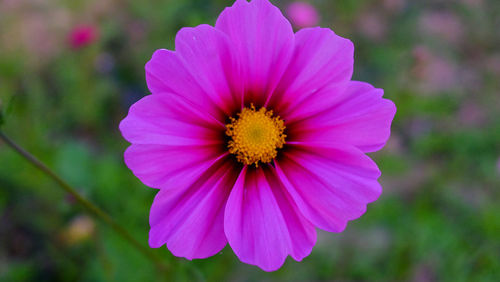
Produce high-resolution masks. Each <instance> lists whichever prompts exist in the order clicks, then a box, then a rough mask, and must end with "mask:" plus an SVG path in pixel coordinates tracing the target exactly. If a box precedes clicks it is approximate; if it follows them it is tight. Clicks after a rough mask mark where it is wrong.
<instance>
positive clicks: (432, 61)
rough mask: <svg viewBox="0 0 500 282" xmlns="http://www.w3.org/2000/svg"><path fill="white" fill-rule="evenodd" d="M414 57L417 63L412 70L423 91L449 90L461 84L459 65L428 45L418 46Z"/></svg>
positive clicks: (418, 86)
mask: <svg viewBox="0 0 500 282" xmlns="http://www.w3.org/2000/svg"><path fill="white" fill-rule="evenodd" d="M413 58H414V60H415V64H414V66H413V69H412V72H413V74H414V75H415V76H416V78H417V80H416V81H417V82H418V85H417V88H418V89H419V90H420V91H422V92H423V93H435V92H442V91H448V90H451V89H454V88H455V87H457V86H458V85H459V82H460V81H459V76H460V75H459V72H458V67H457V66H456V65H455V64H454V63H453V62H451V61H449V60H447V59H446V58H444V57H442V56H439V55H438V54H435V53H434V52H432V51H431V50H429V48H428V47H427V46H423V45H418V46H416V47H415V48H414V49H413Z"/></svg>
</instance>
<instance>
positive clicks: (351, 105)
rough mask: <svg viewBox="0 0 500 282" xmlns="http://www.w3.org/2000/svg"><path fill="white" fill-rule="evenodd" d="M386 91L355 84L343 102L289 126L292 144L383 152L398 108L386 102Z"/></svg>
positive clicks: (360, 83) (333, 104)
mask: <svg viewBox="0 0 500 282" xmlns="http://www.w3.org/2000/svg"><path fill="white" fill-rule="evenodd" d="M383 93H384V91H383V90H382V89H378V88H373V86H371V85H370V84H368V83H363V82H357V81H352V82H350V83H349V85H348V87H347V89H346V92H345V93H344V94H343V95H342V98H341V99H336V100H332V101H333V103H331V104H330V107H329V108H328V109H326V110H324V111H318V113H317V114H316V115H314V116H312V117H309V118H305V119H304V120H301V121H298V122H296V123H293V125H290V123H289V125H287V127H288V128H290V131H289V135H290V136H293V138H291V139H293V140H291V141H300V142H338V143H344V144H349V145H354V146H356V147H358V148H359V149H360V150H362V151H364V152H373V151H377V150H379V149H381V148H382V147H383V146H384V145H385V143H386V142H387V139H389V135H390V130H391V122H392V119H393V118H394V115H395V113H396V106H395V105H394V103H393V102H392V101H390V100H387V99H383V98H382V95H383Z"/></svg>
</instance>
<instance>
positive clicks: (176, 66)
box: [146, 49, 225, 122]
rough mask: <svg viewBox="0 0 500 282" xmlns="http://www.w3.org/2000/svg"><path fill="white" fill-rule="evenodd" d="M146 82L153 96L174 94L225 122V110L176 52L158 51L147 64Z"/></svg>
mask: <svg viewBox="0 0 500 282" xmlns="http://www.w3.org/2000/svg"><path fill="white" fill-rule="evenodd" d="M146 82H147V84H148V87H149V90H150V91H151V93H153V94H159V93H174V94H177V95H178V96H181V97H182V98H184V99H185V100H186V101H188V102H189V103H191V104H192V105H194V106H195V107H197V108H199V109H204V111H205V112H206V113H207V115H210V116H212V117H213V118H215V119H217V120H219V121H221V122H224V118H225V115H224V112H223V110H222V109H221V108H220V107H219V106H218V105H217V104H216V102H215V101H213V100H212V99H211V98H212V97H210V96H209V94H207V92H206V91H205V90H204V89H203V88H202V86H201V85H200V84H199V83H198V80H197V77H196V76H194V75H193V74H191V73H190V72H189V68H188V67H187V64H186V62H185V61H184V60H183V59H182V57H181V56H179V55H178V54H177V53H176V52H173V51H170V50H165V49H160V50H156V51H155V52H154V54H153V56H152V57H151V60H149V62H147V63H146Z"/></svg>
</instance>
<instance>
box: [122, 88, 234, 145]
mask: <svg viewBox="0 0 500 282" xmlns="http://www.w3.org/2000/svg"><path fill="white" fill-rule="evenodd" d="M224 128H225V127H224V124H222V123H219V122H218V121H216V120H214V119H212V118H210V116H207V115H206V114H205V113H203V112H202V111H201V110H199V108H197V107H194V106H192V105H191V104H190V103H189V102H187V101H186V100H185V99H183V98H182V97H179V96H178V95H175V94H158V95H149V96H146V97H144V98H142V99H141V100H139V101H138V102H136V103H135V104H134V105H132V106H131V107H130V110H129V113H128V115H127V117H126V118H125V119H123V120H122V122H121V123H120V131H121V132H122V135H123V137H124V138H125V139H126V140H127V141H129V142H130V143H135V144H164V145H179V146H182V145H185V146H188V145H208V144H219V143H221V142H222V141H221V140H220V139H221V138H220V132H221V130H224Z"/></svg>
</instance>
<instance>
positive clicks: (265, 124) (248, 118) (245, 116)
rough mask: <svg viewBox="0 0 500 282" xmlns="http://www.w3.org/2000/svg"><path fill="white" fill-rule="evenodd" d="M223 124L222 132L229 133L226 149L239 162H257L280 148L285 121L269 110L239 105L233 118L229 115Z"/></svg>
mask: <svg viewBox="0 0 500 282" xmlns="http://www.w3.org/2000/svg"><path fill="white" fill-rule="evenodd" d="M230 119H231V123H230V124H227V125H226V129H227V130H226V135H227V136H229V137H231V140H230V141H229V143H228V149H229V152H230V153H231V154H234V155H236V159H237V160H238V161H240V162H242V163H243V164H246V165H251V164H255V166H259V162H262V163H269V162H271V161H272V160H273V159H274V158H275V157H276V155H277V154H278V149H281V148H283V145H284V144H285V137H286V135H285V134H283V131H284V130H285V124H284V123H283V120H282V119H280V117H279V116H276V117H273V111H268V110H266V108H260V109H259V110H258V111H257V110H256V109H255V107H254V106H253V105H251V106H250V108H246V107H245V108H243V110H242V111H241V112H240V113H238V117H237V118H232V117H231V118H230Z"/></svg>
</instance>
